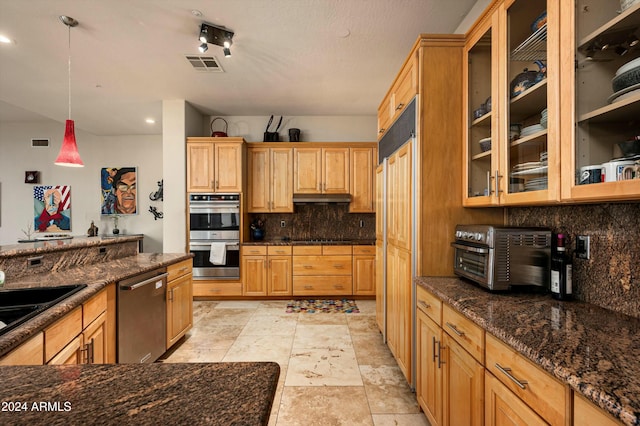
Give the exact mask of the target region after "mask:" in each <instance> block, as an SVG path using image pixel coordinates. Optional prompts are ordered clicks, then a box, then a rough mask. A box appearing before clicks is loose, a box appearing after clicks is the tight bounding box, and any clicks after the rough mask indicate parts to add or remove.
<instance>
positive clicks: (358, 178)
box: [349, 148, 377, 213]
mask: <svg viewBox="0 0 640 426" xmlns="http://www.w3.org/2000/svg"><path fill="white" fill-rule="evenodd" d="M376 154H377V150H376V149H375V148H350V155H351V159H350V162H349V168H350V179H349V182H350V187H351V189H350V191H349V193H350V194H351V203H350V204H349V211H350V212H351V213H375V211H376V208H375V203H374V193H375V180H374V168H375V164H376V159H375V156H376Z"/></svg>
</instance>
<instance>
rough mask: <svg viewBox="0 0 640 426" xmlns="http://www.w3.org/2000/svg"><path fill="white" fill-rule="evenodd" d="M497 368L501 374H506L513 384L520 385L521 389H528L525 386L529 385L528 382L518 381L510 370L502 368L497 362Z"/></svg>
mask: <svg viewBox="0 0 640 426" xmlns="http://www.w3.org/2000/svg"><path fill="white" fill-rule="evenodd" d="M496 368H497V369H498V370H500V372H501V373H502V374H504V375H505V376H507V377H508V378H510V379H511V381H512V382H513V383H515V384H516V385H518V387H519V388H520V389H526V388H527V387H526V386H525V385H526V384H528V382H527V381H526V380H518V379H516V378H515V377H513V375H512V374H511V369H510V368H507V367H502V366H501V365H500V364H498V363H497V362H496Z"/></svg>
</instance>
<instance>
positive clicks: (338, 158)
mask: <svg viewBox="0 0 640 426" xmlns="http://www.w3.org/2000/svg"><path fill="white" fill-rule="evenodd" d="M293 158H294V160H293V167H294V171H293V176H294V188H293V192H294V193H296V194H348V193H349V148H342V147H338V148H328V147H327V148H297V147H296V148H294V149H293Z"/></svg>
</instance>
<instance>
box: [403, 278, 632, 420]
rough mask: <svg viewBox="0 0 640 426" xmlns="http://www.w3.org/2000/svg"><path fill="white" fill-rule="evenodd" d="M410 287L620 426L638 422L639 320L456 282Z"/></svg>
mask: <svg viewBox="0 0 640 426" xmlns="http://www.w3.org/2000/svg"><path fill="white" fill-rule="evenodd" d="M415 283H416V285H418V286H421V287H423V288H425V289H426V290H428V291H430V292H431V293H433V294H435V295H436V296H438V297H439V298H440V299H441V300H442V301H443V302H445V303H447V304H448V305H450V306H452V307H453V308H455V309H456V310H458V311H459V312H460V313H462V314H463V315H465V316H466V317H467V318H469V319H470V320H472V321H473V322H475V323H476V324H478V325H479V326H481V327H482V328H484V329H485V330H486V331H487V332H489V333H491V334H493V335H494V336H496V337H498V338H499V339H500V340H502V341H503V342H505V343H507V344H508V345H510V346H511V347H513V348H514V349H515V350H516V351H518V352H519V353H520V354H521V355H523V356H524V357H526V358H528V359H529V360H531V361H533V362H534V363H535V364H536V365H538V366H540V367H541V368H543V369H544V370H546V371H547V372H549V373H550V374H551V375H553V376H555V377H556V378H558V379H559V380H561V381H562V382H564V383H567V384H568V385H569V386H570V387H571V388H572V389H573V390H574V391H575V392H578V393H579V394H582V395H583V396H585V397H586V398H587V399H588V400H590V401H592V402H593V403H594V404H596V405H597V406H600V407H601V408H602V409H604V410H605V411H607V412H609V413H610V414H611V415H613V416H614V417H616V418H618V419H619V420H620V421H622V423H624V424H627V425H640V358H639V357H638V354H639V353H640V320H639V319H637V318H633V317H629V316H627V315H624V314H619V313H616V312H613V311H608V310H606V309H603V308H600V307H597V306H594V305H590V304H587V303H583V302H575V301H573V302H559V301H556V300H554V299H552V298H551V296H550V295H543V294H530V293H491V292H489V291H487V290H484V289H482V288H480V287H478V286H476V285H474V284H472V283H470V282H468V281H464V280H461V279H457V278H442V277H416V278H415Z"/></svg>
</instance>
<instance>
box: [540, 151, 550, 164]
mask: <svg viewBox="0 0 640 426" xmlns="http://www.w3.org/2000/svg"><path fill="white" fill-rule="evenodd" d="M548 158H549V155H548V153H547V151H542V152H541V153H540V163H542V165H543V166H546V165H547V159H548Z"/></svg>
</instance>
